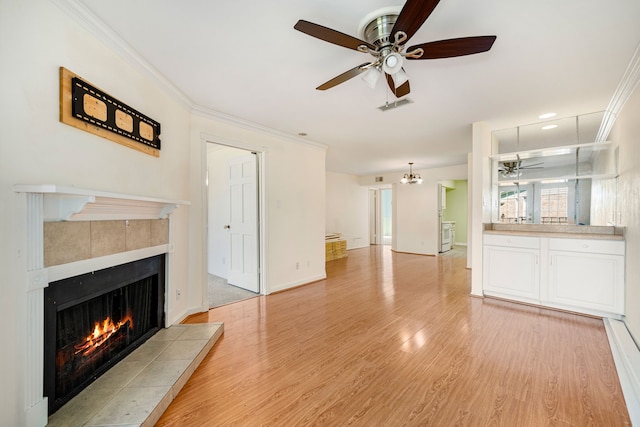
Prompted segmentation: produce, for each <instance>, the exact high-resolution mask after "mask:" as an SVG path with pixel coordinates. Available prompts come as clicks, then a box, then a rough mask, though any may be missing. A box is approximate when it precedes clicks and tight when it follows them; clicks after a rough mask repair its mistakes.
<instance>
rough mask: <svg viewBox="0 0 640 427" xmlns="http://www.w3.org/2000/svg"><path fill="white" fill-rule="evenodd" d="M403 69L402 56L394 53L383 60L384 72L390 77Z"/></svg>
mask: <svg viewBox="0 0 640 427" xmlns="http://www.w3.org/2000/svg"><path fill="white" fill-rule="evenodd" d="M401 69H402V55H400V54H399V53H398V52H392V53H390V54H388V55H387V56H385V57H384V59H383V60H382V70H383V71H384V72H385V73H387V74H390V75H394V74H395V73H397V72H398V71H400V70H401Z"/></svg>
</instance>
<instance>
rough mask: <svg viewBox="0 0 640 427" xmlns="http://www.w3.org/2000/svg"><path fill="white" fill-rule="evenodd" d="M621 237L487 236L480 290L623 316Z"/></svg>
mask: <svg viewBox="0 0 640 427" xmlns="http://www.w3.org/2000/svg"><path fill="white" fill-rule="evenodd" d="M624 248H625V246H624V241H622V240H599V239H582V238H553V237H529V236H518V235H502V234H485V235H484V254H483V255H484V257H483V292H484V293H485V294H486V295H493V296H496V297H501V298H508V299H513V300H517V301H522V302H527V303H533V304H539V305H543V306H549V307H555V308H560V309H565V310H571V311H577V312H582V313H587V314H594V315H598V316H614V317H615V316H620V315H623V314H624V250H625V249H624Z"/></svg>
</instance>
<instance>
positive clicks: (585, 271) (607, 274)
mask: <svg viewBox="0 0 640 427" xmlns="http://www.w3.org/2000/svg"><path fill="white" fill-rule="evenodd" d="M549 301H550V302H554V303H559V304H565V305H570V306H573V307H578V308H590V309H593V310H600V311H605V312H609V313H615V314H624V256H621V255H606V254H593V253H580V252H568V251H553V250H552V251H549Z"/></svg>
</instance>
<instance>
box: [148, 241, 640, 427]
mask: <svg viewBox="0 0 640 427" xmlns="http://www.w3.org/2000/svg"><path fill="white" fill-rule="evenodd" d="M465 263H466V260H465V259H464V258H452V257H444V256H443V257H428V256H419V255H410V254H399V253H393V252H391V251H390V250H389V248H388V247H384V246H372V247H370V248H364V249H357V250H352V251H349V256H348V258H344V259H340V260H335V261H331V262H329V263H327V276H328V278H327V279H326V280H323V281H320V282H317V283H314V284H310V285H307V286H302V287H299V288H296V289H293V290H289V291H285V292H281V293H277V294H273V295H270V296H267V297H264V296H261V297H258V298H254V299H251V300H246V301H242V302H239V303H235V304H230V305H227V306H223V307H219V308H216V309H212V310H210V311H209V312H208V313H203V314H199V315H195V316H192V317H191V318H189V319H187V322H188V323H202V322H209V321H212V322H213V321H216V322H219V321H222V322H224V327H225V331H224V335H223V337H222V338H221V339H220V340H219V341H218V343H217V344H216V345H215V347H214V348H213V349H212V350H211V352H210V353H209V355H208V356H207V357H206V358H205V360H204V361H203V362H202V364H201V365H200V367H199V368H198V369H197V370H196V372H195V373H194V374H193V376H192V377H191V379H190V380H189V382H188V383H187V384H186V386H185V387H184V388H183V389H182V391H181V392H180V393H179V394H178V396H177V398H176V399H175V400H174V402H173V403H172V404H171V406H169V408H168V409H167V411H166V412H165V414H164V415H163V417H162V418H161V419H160V421H159V422H158V424H157V425H158V426H349V425H353V426H510V427H511V426H536V427H537V426H547V425H549V426H625V425H630V421H629V417H628V414H627V409H626V406H625V403H624V398H623V396H622V392H621V389H620V384H619V381H618V377H617V375H616V371H615V366H614V362H613V359H612V356H611V352H610V350H609V346H608V342H607V338H606V334H605V331H604V327H603V324H602V321H601V320H600V319H595V318H590V317H584V316H579V315H574V314H568V313H562V312H557V311H551V310H546V309H541V308H536V307H529V306H525V305H519V304H514V303H510V302H505V301H499V300H493V299H489V298H485V299H481V298H472V297H470V296H469V290H470V280H471V272H470V270H467V269H465Z"/></svg>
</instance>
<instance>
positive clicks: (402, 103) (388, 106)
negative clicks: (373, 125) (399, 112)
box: [378, 98, 413, 111]
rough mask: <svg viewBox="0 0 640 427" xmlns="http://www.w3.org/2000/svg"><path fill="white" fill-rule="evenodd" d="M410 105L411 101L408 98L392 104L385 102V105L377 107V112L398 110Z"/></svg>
mask: <svg viewBox="0 0 640 427" xmlns="http://www.w3.org/2000/svg"><path fill="white" fill-rule="evenodd" d="M412 103H413V101H412V100H410V99H409V98H404V99H400V100H398V101H394V102H387V103H386V104H384V105H382V106H380V107H378V110H381V111H387V110H391V109H392V108H398V107H401V106H403V105H407V104H412Z"/></svg>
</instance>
